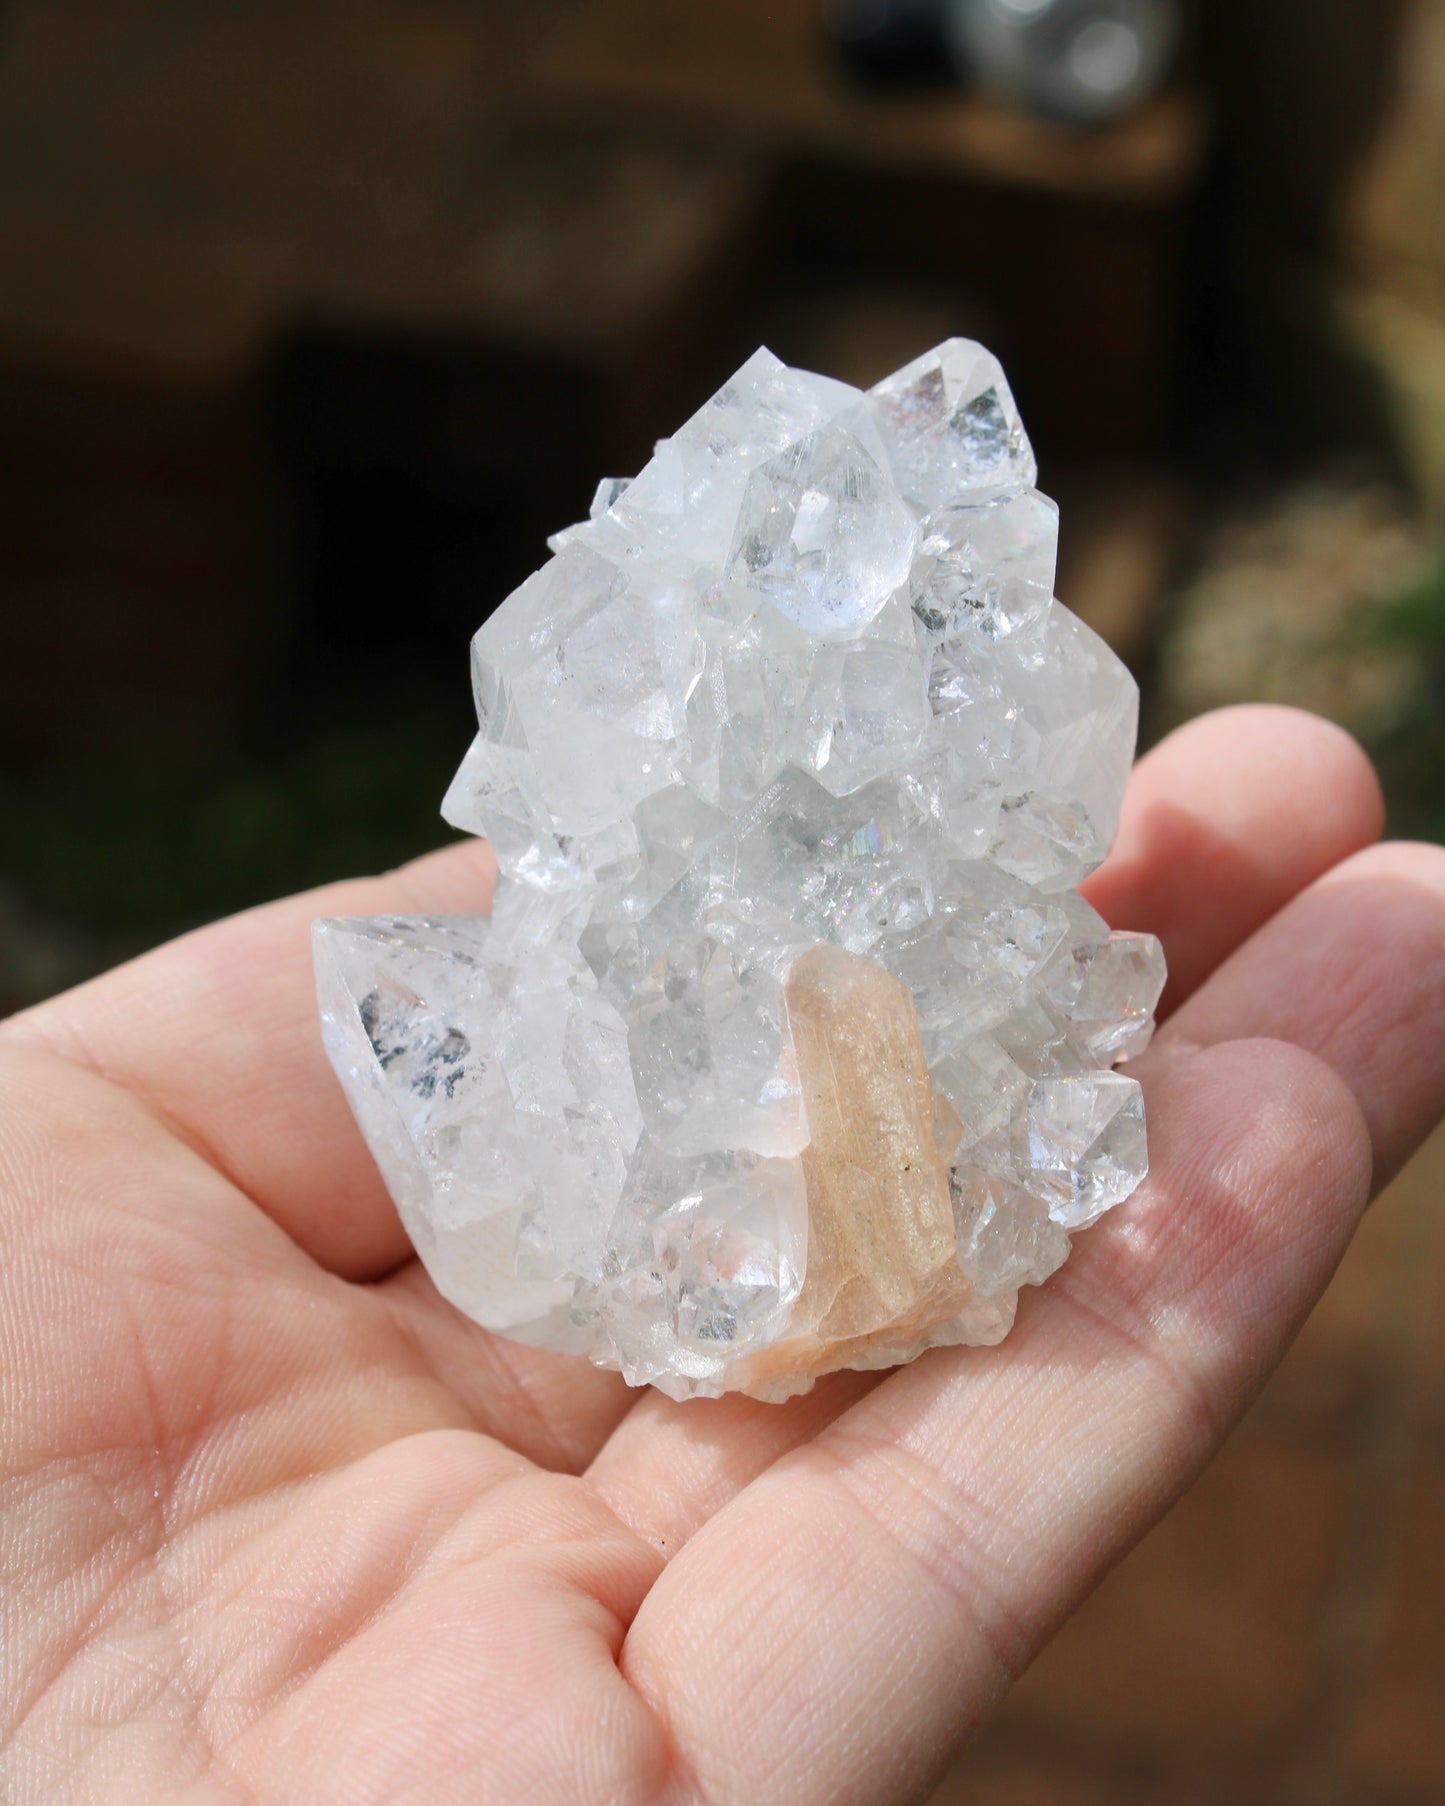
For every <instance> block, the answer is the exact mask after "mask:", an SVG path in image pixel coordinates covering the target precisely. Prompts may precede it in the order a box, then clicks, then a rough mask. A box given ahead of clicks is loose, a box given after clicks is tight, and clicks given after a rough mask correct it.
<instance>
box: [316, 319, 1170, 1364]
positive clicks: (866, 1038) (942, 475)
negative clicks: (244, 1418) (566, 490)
mask: <svg viewBox="0 0 1445 1806" xmlns="http://www.w3.org/2000/svg"><path fill="white" fill-rule="evenodd" d="M1036 475H1037V471H1036V466H1035V463H1034V458H1033V453H1032V451H1031V450H1030V448H1029V442H1028V439H1027V436H1026V435H1025V433H1024V429H1023V425H1022V422H1021V421H1020V419H1019V414H1018V409H1017V407H1016V405H1015V403H1014V399H1013V395H1012V393H1011V392H1010V389H1009V386H1008V383H1007V381H1006V380H1005V378H1004V374H1003V371H1002V370H1001V369H1000V367H999V365H998V362H997V360H996V359H995V358H994V357H993V356H992V355H991V354H990V353H989V352H988V351H986V350H985V349H984V348H983V347H982V346H980V345H976V344H974V343H973V342H972V341H970V340H966V339H951V340H949V341H948V342H947V343H945V344H943V345H940V346H938V347H937V348H936V349H935V350H933V351H930V352H926V353H925V354H924V355H923V356H922V357H919V358H917V359H915V360H914V362H913V363H911V364H910V365H908V366H907V367H906V368H905V369H903V370H900V371H899V372H897V374H896V375H894V376H891V377H889V378H887V379H885V380H884V381H883V382H881V383H878V384H877V385H876V386H875V387H874V388H873V389H871V390H870V391H868V392H867V393H866V394H862V393H860V392H859V391H858V390H856V389H853V388H850V387H849V386H848V385H847V384H844V383H838V382H834V381H833V380H831V379H830V378H827V377H823V376H815V375H812V374H810V373H808V372H806V371H799V370H790V369H788V368H787V367H786V366H785V365H783V364H782V363H780V362H779V360H778V359H777V358H776V357H774V356H773V355H772V354H771V353H770V352H767V351H759V352H758V353H757V354H756V355H755V356H754V357H752V358H750V359H749V360H748V362H747V363H746V364H745V365H744V366H743V367H742V369H740V370H739V371H738V372H737V374H736V375H735V376H734V377H733V378H732V379H731V380H730V381H729V382H727V383H726V384H724V385H723V387H722V388H721V389H720V390H719V391H718V393H717V394H716V395H714V396H713V397H712V398H711V399H710V400H709V401H707V402H706V403H705V404H704V405H703V406H702V407H701V408H700V409H699V410H698V411H697V413H695V414H694V415H693V416H692V418H691V419H689V420H688V421H686V422H684V424H683V425H682V426H681V427H680V428H679V429H678V430H677V431H676V432H675V433H673V434H672V435H671V436H670V437H669V438H667V439H663V440H661V441H659V443H658V445H657V448H656V450H655V453H654V455H653V457H652V458H651V459H650V460H649V462H648V463H647V464H646V466H645V467H644V468H643V469H642V470H641V471H639V472H638V473H637V475H636V476H635V477H632V478H626V477H620V478H609V479H607V480H605V481H604V482H603V483H602V484H601V485H600V486H599V487H598V490H597V493H596V495H595V497H594V499H593V502H592V507H591V511H590V515H589V518H588V519H587V520H586V521H583V522H581V523H579V524H578V525H576V526H573V527H569V528H567V529H565V530H564V531H563V532H561V533H559V534H557V535H555V536H554V538H553V539H552V540H551V542H549V543H550V544H551V546H552V549H553V552H554V556H553V557H552V558H551V559H549V560H548V561H547V562H546V563H545V564H544V565H543V566H542V567H541V568H540V569H539V570H538V571H537V572H536V573H535V574H534V575H533V576H532V577H530V578H529V579H528V580H527V581H526V582H525V583H523V584H522V585H521V587H520V588H519V589H517V590H516V591H515V592H514V593H513V594H512V595H511V596H510V597H508V598H507V600H506V601H504V602H503V603H502V605H501V606H500V607H499V608H498V609H497V610H496V611H495V612H494V613H493V614H492V615H491V617H490V618H489V619H488V620H487V621H486V622H485V624H484V625H483V627H482V628H481V630H480V631H479V632H478V634H477V636H476V639H475V641H474V644H473V687H474V691H475V696H476V707H477V719H478V733H477V737H476V739H475V741H474V742H473V744H472V746H471V749H470V750H469V751H468V752H467V754H466V757H465V758H464V759H463V761H462V764H461V767H460V769H459V770H458V772H457V775H456V777H455V779H454V780H453V782H452V785H451V787H450V789H449V790H448V791H447V795H446V799H445V802H444V804H443V813H444V814H445V816H446V818H447V819H448V820H449V821H451V822H453V823H454V824H455V825H456V826H458V827H460V828H463V829H465V830H466V831H467V832H470V833H475V834H484V835H486V836H487V837H488V838H489V839H490V841H491V842H492V845H493V849H494V851H495V853H496V857H497V863H498V866H499V868H500V872H501V876H500V878H499V880H498V883H497V889H496V894H495V897H494V901H493V910H492V914H491V916H490V917H481V916H473V917H455V918H444V919H440V920H430V919H424V918H414V917H397V918H388V919H383V920H374V921H357V922H323V923H319V924H318V925H317V929H316V963H317V974H318V983H319V988H320V996H321V1004H322V1016H323V1024H324V1032H325V1039H326V1045H327V1049H328V1051H329V1053H330V1056H331V1059H332V1062H333V1064H334V1066H335V1068H336V1070H337V1073H338V1075H339V1076H340V1078H341V1081H342V1084H343V1085H344V1087H345V1089H346V1092H347V1096H348V1097H349V1099H350V1101H351V1105H352V1108H353V1110H354V1112H355V1114H356V1117H357V1120H358V1122H359V1124H360V1126H361V1128H362V1131H363V1133H364V1134H365V1136H366V1139H367V1141H368V1143H369V1145H370V1146H371V1148H372V1151H373V1153H374V1154H375V1157H376V1160H377V1163H378V1165H379V1167H380V1168H381V1171H382V1174H383V1176H384V1177H385V1179H386V1182H387V1184H388V1186H389V1188H390V1190H391V1192H392V1195H393V1197H394V1198H395V1199H396V1202H397V1207H398V1209H399V1211H400V1213H401V1216H402V1220H403V1222H404V1224H405V1226H406V1228H407V1231H408V1233H409V1234H410V1235H411V1237H412V1240H413V1242H414V1243H415V1245H416V1249H417V1252H418V1254H419V1255H420V1256H421V1258H422V1260H423V1261H424V1262H425V1263H426V1265H427V1267H428V1268H429V1270H430V1271H431V1273H432V1275H433V1277H434V1279H435V1280H436V1283H437V1285H438V1287H439V1288H440V1289H441V1291H442V1292H443V1293H444V1294H445V1295H446V1296H447V1297H448V1298H450V1299H452V1300H453V1301H454V1302H455V1303H456V1304H457V1305H458V1306H459V1307H460V1308H461V1309H462V1310H464V1311H466V1312H467V1313H469V1314H470V1315H471V1316H473V1317H474V1318H476V1319H477V1321H479V1322H480V1323H482V1324H484V1325H486V1326H487V1327H488V1328H490V1329H493V1330H495V1331H497V1332H498V1333H500V1334H503V1335H506V1336H511V1337H514V1338H517V1339H519V1340H524V1341H529V1342H534V1343H538V1344H541V1345H543V1346H547V1347H552V1348H559V1349H567V1350H571V1351H575V1352H579V1353H586V1354H588V1355H589V1356H590V1357H591V1358H592V1359H593V1360H594V1361H596V1362H598V1363H600V1364H602V1365H604V1366H611V1367H616V1368H618V1369H620V1370H621V1372H622V1373H623V1374H624V1375H625V1377H626V1378H627V1379H628V1380H629V1381H631V1382H632V1383H634V1384H642V1383H651V1384H653V1385H656V1386H658V1387H660V1388H662V1389H663V1390H664V1391H666V1392H669V1393H671V1394H672V1395H673V1396H675V1397H679V1398H681V1397H688V1396H692V1395H696V1394H717V1393H721V1392H727V1391H733V1390H739V1389H741V1390H745V1391H748V1392H750V1393H753V1394H754V1395H756V1396H758V1397H761V1398H783V1397H786V1396H788V1395H789V1394H791V1393H794V1392H798V1391H801V1390H805V1389H806V1388H807V1387H808V1386H810V1385H811V1384H812V1383H813V1381H814V1380H815V1379H816V1377H817V1376H818V1375H819V1374H822V1373H826V1372H829V1371H831V1370H832V1369H834V1368H838V1367H845V1366H853V1367H878V1366H885V1365H888V1364H890V1363H893V1362H896V1361H901V1360H908V1359H911V1358H912V1357H913V1356H914V1355H916V1354H918V1353H920V1352H921V1351H922V1350H923V1349H925V1348H928V1347H934V1346H947V1345H952V1344H958V1343H976V1344H989V1343H992V1342H996V1341H998V1340H999V1339H1000V1337H1002V1336H1004V1335H1005V1334H1006V1333H1007V1332H1008V1329H1009V1326H1010V1325H1011V1323H1012V1322H1013V1316H1014V1310H1015V1307H1016V1303H1017V1296H1018V1290H1019V1288H1020V1287H1021V1286H1024V1285H1036V1284H1039V1283H1041V1282H1042V1281H1043V1280H1045V1279H1046V1278H1047V1277H1048V1275H1049V1274H1050V1273H1051V1272H1052V1271H1053V1270H1054V1269H1055V1268H1056V1267H1057V1266H1058V1265H1059V1263H1060V1262H1061V1261H1062V1260H1063V1259H1064V1258H1065V1256H1066V1255H1067V1253H1068V1249H1069V1238H1070V1236H1071V1234H1072V1233H1074V1232H1075V1231H1076V1230H1078V1229H1080V1228H1083V1227H1084V1226H1085V1225H1087V1224H1088V1223H1090V1222H1092V1221H1093V1220H1094V1219H1095V1218H1096V1217H1097V1216H1098V1215H1100V1214H1101V1213H1102V1212H1103V1211H1105V1210H1108V1209H1110V1208H1112V1207H1113V1206H1115V1205H1116V1204H1118V1203H1120V1202H1121V1201H1122V1200H1123V1199H1125V1198H1126V1197H1127V1196H1128V1195H1129V1193H1130V1192H1131V1191H1132V1190H1133V1188H1134V1187H1135V1186H1136V1185H1137V1184H1138V1183H1139V1181H1140V1180H1141V1178H1142V1177H1143V1175H1144V1173H1145V1170H1146V1166H1147V1152H1146V1147H1145V1132H1144V1116H1143V1100H1142V1096H1141V1093H1140V1090H1139V1087H1138V1085H1137V1084H1136V1082H1135V1081H1134V1079H1133V1078H1132V1077H1130V1076H1129V1075H1128V1074H1127V1073H1116V1072H1114V1071H1113V1070H1112V1068H1113V1066H1114V1065H1115V1064H1116V1063H1117V1062H1119V1061H1124V1060H1129V1059H1131V1058H1133V1057H1134V1056H1136V1055H1137V1054H1139V1053H1140V1052H1142V1051H1143V1049H1144V1047H1145V1046H1146V1045H1147V1042H1148V1039H1149V1035H1150V1033H1151V1031H1152V1028H1153V1020H1154V1009H1155V1005H1156V1004H1157V1002H1158V998H1159V994H1160V991H1161V988H1162V986H1163V982H1164V963H1163V956H1162V953H1161V951H1160V948H1159V944H1158V942H1157V941H1156V940H1154V939H1153V937H1152V936H1149V935H1145V934H1137V933H1132V932H1128V931H1124V932H1111V931H1110V929H1109V927H1108V926H1107V925H1106V924H1105V923H1104V922H1103V921H1102V920H1101V919H1100V918H1099V916H1098V915H1097V914H1096V913H1095V912H1094V911H1093V910H1092V909H1090V907H1089V906H1088V904H1087V903H1085V902H1084V901H1083V899H1082V898H1081V897H1080V896H1079V895H1078V894H1077V892H1076V891H1075V890H1074V888H1073V887H1074V886H1076V885H1077V884H1078V883H1079V881H1080V880H1081V879H1082V878H1083V877H1084V876H1085V875H1086V874H1087V873H1088V872H1089V871H1091V870H1092V869H1093V868H1094V867H1095V866H1096V865H1097V864H1098V863H1099V861H1100V860H1101V859H1102V858H1103V856H1104V854H1105V851H1106V850H1107V847H1108V844H1109V841H1110V839H1111V838H1112V836H1113V834H1114V831H1115V828H1116V826H1117V823H1118V816H1119V805H1120V801H1121V798H1122V795H1123V790H1124V784H1125V781H1126V778H1127V776H1128V771H1129V765H1130V761H1131V759H1132V757H1133V749H1134V735H1135V726H1136V720H1137V707H1138V697H1137V692H1136V690H1135V687H1134V683H1133V680H1132V679H1131V678H1130V676H1129V674H1128V672H1127V671H1125V670H1124V668H1123V667H1122V665H1120V663H1119V661H1118V660H1117V659H1116V658H1115V657H1114V655H1113V653H1112V652H1110V651H1109V649H1108V648H1107V647H1106V646H1105V645H1104V644H1103V642H1102V641H1100V640H1099V639H1098V638H1097V636H1096V635H1094V634H1093V633H1091V632H1090V631H1089V629H1088V628H1086V627H1085V626H1084V625H1083V623H1082V622H1080V621H1078V620H1076V619H1075V617H1074V616H1073V615H1071V614H1070V613H1069V611H1068V610H1067V609H1066V608H1065V607H1063V605H1062V604H1061V603H1059V602H1058V601H1056V600H1055V599H1054V597H1053V580H1054V562H1055V552H1056V546H1057V537H1058V514H1057V509H1056V508H1055V507H1054V505H1053V503H1052V502H1050V501H1049V500H1048V499H1047V498H1046V497H1045V496H1043V495H1041V494H1040V493H1039V492H1038V490H1037V489H1036V488H1035V487H1034V484H1035V479H1036Z"/></svg>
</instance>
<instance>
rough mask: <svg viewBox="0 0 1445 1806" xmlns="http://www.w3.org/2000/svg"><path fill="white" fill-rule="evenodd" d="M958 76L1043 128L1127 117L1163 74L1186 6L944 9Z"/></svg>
mask: <svg viewBox="0 0 1445 1806" xmlns="http://www.w3.org/2000/svg"><path fill="white" fill-rule="evenodd" d="M944 23H945V26H946V29H947V31H948V35H949V41H950V43H951V46H952V49H953V54H954V57H955V59H956V61H957V63H958V66H959V71H960V74H962V75H964V76H965V77H966V78H969V79H972V80H973V81H975V82H976V83H977V84H978V85H979V86H980V87H982V88H985V89H988V90H990V91H992V92H994V93H997V94H1002V95H1005V96H1007V97H1008V98H1009V99H1011V100H1014V101H1017V102H1019V103H1020V104H1021V105H1023V106H1026V107H1028V108H1029V109H1030V111H1032V112H1035V113H1039V114H1042V115H1044V116H1045V117H1048V118H1053V119H1064V120H1069V121H1072V122H1074V123H1076V124H1081V125H1090V124H1095V123H1098V122H1101V121H1103V120H1106V119H1112V118H1114V117H1115V116H1116V115H1118V114H1120V113H1123V112H1126V111H1127V110H1128V109H1129V108H1130V107H1131V106H1134V105H1135V104H1136V103H1137V102H1138V101H1140V100H1143V99H1144V98H1145V97H1146V96H1147V95H1149V94H1151V93H1153V91H1154V90H1155V89H1156V88H1157V87H1158V86H1159V84H1160V83H1161V82H1162V81H1163V79H1164V77H1165V76H1166V75H1167V74H1168V72H1169V68H1170V65H1171V63H1172V62H1173V59H1174V54H1175V51H1176V50H1177V48H1178V45H1179V39H1180V35H1181V31H1182V27H1183V5H1182V0H947V5H946V10H945V19H944Z"/></svg>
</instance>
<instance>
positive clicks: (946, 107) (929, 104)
mask: <svg viewBox="0 0 1445 1806" xmlns="http://www.w3.org/2000/svg"><path fill="white" fill-rule="evenodd" d="M821 14H822V7H821V5H820V4H819V3H818V0H732V3H730V4H729V5H726V6H710V5H692V4H679V3H678V0H614V3H612V4H608V5H606V6H593V7H588V8H583V9H578V10H577V11H576V12H573V13H571V14H569V15H568V16H566V17H565V18H563V19H561V20H559V21H558V23H557V26H556V28H555V30H554V32H553V33H552V34H551V36H550V40H549V42H548V43H547V44H546V46H545V47H544V48H543V49H542V50H541V52H540V54H539V56H538V59H537V61H536V62H535V63H534V64H533V66H532V69H531V79H532V81H533V82H534V83H535V86H536V91H537V94H538V97H539V98H544V99H550V100H551V101H552V103H553V104H554V105H556V106H558V107H564V108H566V109H567V110H568V111H569V112H570V113H572V114H573V115H575V114H576V113H577V112H578V111H579V110H581V109H583V108H590V109H592V110H593V111H595V112H597V113H598V114H601V115H603V116H606V117H610V118H618V117H629V118H632V119H634V120H636V119H638V118H642V119H647V120H658V119H663V118H666V119H669V120H671V121H672V122H673V123H674V124H675V125H676V126H679V127H682V128H684V129H685V130H687V131H688V132H694V133H695V132H699V131H702V132H707V131H711V132H716V133H720V134H722V135H724V136H727V137H731V138H734V139H736V140H738V141H740V142H745V143H748V144H750V145H752V146H753V147H755V148H757V149H759V150H761V151H764V152H772V153H775V154H782V155H794V156H798V155H802V156H810V157H821V158H827V159H829V160H831V161H835V162H838V163H842V164H855V165H860V166H865V167H867V168H869V169H873V170H876V169H880V168H888V169H894V170H915V171H918V172H920V173H929V174H935V175H951V176H954V177H967V178H969V179H971V180H974V181H978V182H987V183H991V184H998V185H1001V186H1003V187H1008V188H1021V189H1027V190H1032V191H1036V192H1042V193H1047V194H1053V195H1058V196H1061V197H1070V196H1072V197H1076V198H1078V199H1081V200H1094V201H1100V202H1111V203H1119V204H1132V205H1136V206H1168V205H1170V204H1172V203H1175V202H1177V201H1179V200H1180V199H1181V198H1182V197H1183V196H1185V195H1186V194H1187V193H1188V192H1189V191H1190V190H1191V189H1192V187H1193V185H1194V182H1195V179H1196V176H1197V173H1198V169H1199V165H1200V161H1201V157H1202V154H1203V150H1204V144H1205V135H1206V123H1205V112H1204V108H1203V105H1202V103H1201V101H1200V99H1199V97H1198V96H1197V95H1195V94H1193V93H1191V92H1189V91H1187V90H1174V91H1170V92H1166V93H1164V94H1162V95H1160V96H1159V97H1157V98H1156V99H1154V100H1152V101H1150V102H1149V103H1147V104H1146V105H1144V106H1142V107H1140V108H1139V109H1138V110H1137V111H1135V112H1134V113H1131V114H1130V115H1129V116H1128V117H1127V118H1125V119H1122V120H1120V121H1118V122H1117V123H1115V124H1112V125H1109V126H1106V127H1102V128H1099V129H1094V130H1078V129H1074V128H1070V127H1067V126H1062V125H1050V124H1046V123H1043V122H1041V121H1038V120H1035V119H1031V118H1028V117H1026V116H1025V115H1023V114H1022V113H1019V112H1015V111H1013V110H1011V109H1009V108H1006V107H1004V106H1001V105H998V104H995V103H994V102H992V101H990V100H987V99H984V98H981V97H978V96H974V95H967V94H955V93H938V92H908V93H891V94H873V93H869V92H867V91H866V90H864V89H861V88H859V87H857V86H855V85H854V84H852V83H851V82H850V81H849V80H848V79H847V77H846V74H845V72H844V71H843V70H842V69H841V67H839V66H838V64H837V63H836V62H835V60H834V58H833V57H832V56H831V55H830V53H829V47H828V43H827V40H826V39H825V37H824V34H823V27H822V17H821Z"/></svg>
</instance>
